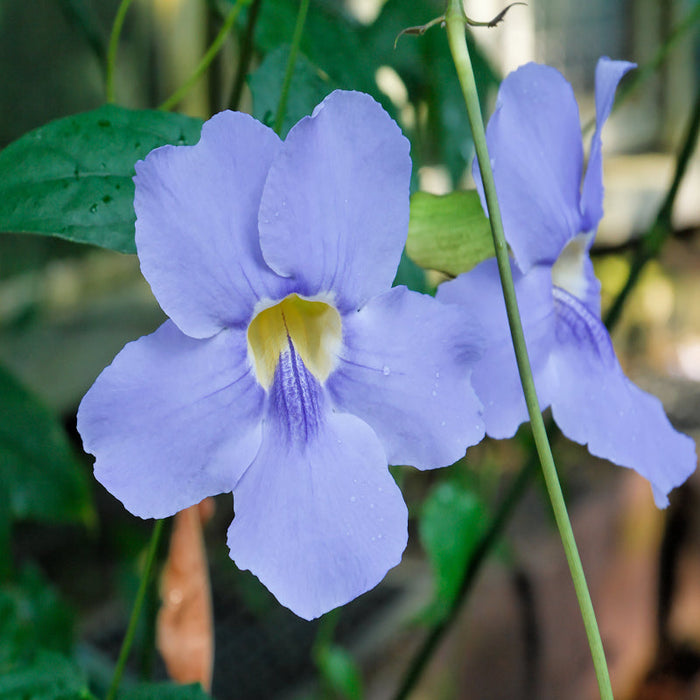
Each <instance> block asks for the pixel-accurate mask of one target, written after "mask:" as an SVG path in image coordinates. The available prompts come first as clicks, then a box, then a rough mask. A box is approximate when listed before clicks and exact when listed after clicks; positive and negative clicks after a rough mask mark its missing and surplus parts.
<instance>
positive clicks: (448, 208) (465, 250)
mask: <svg viewBox="0 0 700 700" xmlns="http://www.w3.org/2000/svg"><path fill="white" fill-rule="evenodd" d="M406 253H408V256H409V257H410V258H411V259H412V260H413V261H414V262H416V263H418V265H420V266H421V267H424V268H429V269H432V270H440V271H441V272H445V273H447V274H448V275H453V276H456V275H459V274H460V273H462V272H467V271H468V270H471V269H472V268H473V267H474V266H476V265H478V264H479V263H480V262H483V261H484V260H486V259H488V258H491V257H493V256H494V255H495V254H496V252H495V250H494V247H493V239H492V238H491V227H490V224H489V220H488V219H487V218H486V215H485V214H484V212H483V210H482V208H481V203H480V202H479V195H478V194H477V192H476V191H475V190H469V191H467V192H452V193H451V194H446V195H434V194H428V193H427V192H416V193H415V194H413V195H412V197H411V218H410V220H409V223H408V240H407V241H406Z"/></svg>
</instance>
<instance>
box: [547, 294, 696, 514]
mask: <svg viewBox="0 0 700 700" xmlns="http://www.w3.org/2000/svg"><path fill="white" fill-rule="evenodd" d="M555 304H556V314H557V331H556V344H555V346H554V348H553V350H552V353H551V356H550V362H549V367H548V369H547V374H546V376H547V379H546V382H547V383H548V384H549V385H550V391H551V392H552V397H553V399H552V412H553V415H554V420H555V421H556V422H557V425H558V426H559V427H560V428H561V431H562V432H563V433H564V435H566V436H567V437H568V438H570V439H571V440H575V441H576V442H579V443H581V444H587V445H588V449H589V451H590V452H591V454H594V455H596V456H598V457H603V458H605V459H609V460H610V461H611V462H615V463H616V464H619V465H621V466H623V467H630V468H632V469H634V470H635V471H636V472H638V473H639V474H641V475H642V476H644V477H645V478H646V479H648V480H649V482H650V483H651V486H652V489H653V491H654V499H655V500H656V504H657V505H658V506H659V507H662V508H663V507H665V506H666V505H668V493H669V491H670V490H671V489H672V488H674V487H675V486H678V485H679V484H681V483H682V482H683V481H685V479H686V478H687V477H688V476H689V475H690V474H691V473H692V472H693V470H694V469H695V466H696V462H697V458H696V455H695V446H694V443H693V441H692V440H691V439H690V438H689V437H687V436H686V435H682V434H681V433H679V432H677V431H676V430H675V429H674V428H673V426H672V425H671V424H670V422H669V420H668V418H667V417H666V414H665V413H664V409H663V406H662V405H661V402H660V401H659V400H658V399H657V398H656V397H655V396H651V395H650V394H647V393H645V392H643V391H642V390H641V389H639V388H638V387H636V386H635V385H634V384H633V383H632V382H631V381H630V380H629V379H627V377H625V375H624V374H623V372H622V369H621V368H620V365H619V363H618V361H617V358H616V357H615V351H614V350H613V347H612V343H611V341H610V336H609V335H608V332H607V330H606V329H605V326H604V325H603V324H602V322H601V321H600V319H599V318H597V317H596V316H594V315H593V314H592V313H591V312H590V311H589V310H588V309H587V308H586V306H585V305H584V304H582V303H581V302H580V301H578V300H577V299H575V298H574V297H572V296H571V295H570V294H567V293H566V292H564V291H562V290H559V289H557V290H555Z"/></svg>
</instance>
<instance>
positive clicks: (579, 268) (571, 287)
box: [552, 233, 594, 299]
mask: <svg viewBox="0 0 700 700" xmlns="http://www.w3.org/2000/svg"><path fill="white" fill-rule="evenodd" d="M593 235H594V233H579V234H578V235H577V236H575V237H574V238H572V239H571V240H570V241H569V242H568V243H567V244H566V246H565V247H564V250H562V252H561V253H560V255H559V257H558V258H557V261H556V262H555V263H554V265H553V266H552V282H553V284H554V286H555V287H559V288H560V289H563V290H565V291H567V292H569V294H572V295H573V296H575V297H576V298H577V299H585V298H586V291H587V286H588V282H587V280H586V276H585V274H584V267H583V266H584V263H585V260H586V257H587V256H588V246H589V242H590V238H591V236H593Z"/></svg>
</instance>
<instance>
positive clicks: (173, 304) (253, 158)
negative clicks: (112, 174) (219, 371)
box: [134, 112, 289, 338]
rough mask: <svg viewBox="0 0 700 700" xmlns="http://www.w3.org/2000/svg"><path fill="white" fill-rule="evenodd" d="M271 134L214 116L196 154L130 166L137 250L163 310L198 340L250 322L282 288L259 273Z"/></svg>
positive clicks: (189, 151)
mask: <svg viewBox="0 0 700 700" xmlns="http://www.w3.org/2000/svg"><path fill="white" fill-rule="evenodd" d="M280 145H281V143H280V140H279V139H278V138H277V136H276V135H275V133H274V132H273V131H272V130H271V129H268V128H267V127H265V126H263V125H262V124H260V123H259V122H257V121H255V120H254V119H253V118H252V117H250V116H248V115H247V114H241V113H238V112H221V113H220V114H217V115H216V116H214V117H212V119H210V120H209V121H208V122H206V123H205V124H204V127H203V128H202V136H201V139H200V141H199V143H198V144H197V145H196V146H190V147H185V146H177V147H176V146H164V147H162V148H158V149H156V150H155V151H152V152H151V153H149V155H148V156H147V157H146V159H145V160H144V161H140V162H138V163H137V164H136V177H135V179H134V181H135V183H136V196H135V200H134V208H135V209H136V216H137V219H136V246H137V248H138V254H139V259H140V261H141V270H142V272H143V274H144V276H145V277H146V279H147V280H148V282H149V283H150V285H151V288H152V289H153V293H154V294H155V296H156V298H157V299H158V302H159V304H160V305H161V308H162V309H163V311H165V313H166V314H168V316H170V318H171V319H172V320H173V321H174V322H175V323H176V324H177V325H178V327H179V328H180V330H181V331H182V332H183V333H186V334H187V335H190V336H192V337H196V338H205V337H210V336H212V335H214V334H215V333H216V332H217V331H218V330H220V329H221V328H223V327H225V326H232V325H242V324H244V323H247V322H248V321H249V320H250V316H251V313H252V309H253V307H254V305H255V303H256V302H257V301H258V300H260V299H265V298H271V299H276V298H279V297H280V296H284V295H285V294H286V290H287V288H288V286H289V285H288V282H287V281H286V280H283V279H281V278H280V277H278V276H277V275H276V274H275V273H274V272H272V270H270V269H269V268H268V267H267V265H266V264H265V262H264V260H263V258H262V253H261V252H260V243H259V238H258V223H257V214H258V207H259V204H260V197H261V195H262V190H263V184H264V182H265V178H266V177H267V172H268V169H269V167H270V163H271V162H272V160H273V158H274V157H275V155H276V154H277V152H278V150H279V148H280Z"/></svg>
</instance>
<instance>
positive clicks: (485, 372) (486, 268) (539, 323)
mask: <svg viewBox="0 0 700 700" xmlns="http://www.w3.org/2000/svg"><path fill="white" fill-rule="evenodd" d="M511 269H512V272H513V280H514V282H515V292H516V296H517V299H518V307H519V309H520V315H521V319H522V323H523V330H524V332H525V342H526V345H527V349H528V355H529V358H530V364H531V365H532V370H533V375H534V377H535V386H536V387H537V391H538V398H539V400H540V405H541V407H542V408H543V409H544V408H546V406H547V405H548V403H549V393H548V392H544V391H543V387H542V386H541V382H539V381H538V377H539V375H540V374H541V373H542V371H543V370H544V369H545V367H546V363H547V359H548V356H549V351H550V348H551V346H552V343H553V340H554V314H553V311H554V309H553V304H552V281H551V271H550V269H549V268H548V267H547V266H537V267H534V268H532V269H531V270H530V272H529V273H528V274H527V275H523V274H522V273H521V272H520V271H519V270H517V268H516V267H515V266H514V265H512V266H511ZM437 299H438V300H439V301H441V302H443V303H450V304H460V305H461V306H462V307H463V308H464V309H465V310H466V312H467V313H468V314H469V315H470V316H471V318H472V320H473V323H474V324H475V325H478V326H479V327H480V328H481V332H482V336H483V344H484V352H483V355H482V357H481V359H480V360H479V361H478V362H477V363H476V365H475V367H474V370H473V372H472V385H473V386H474V390H475V391H476V394H477V396H478V397H479V398H480V399H481V402H482V403H483V405H484V408H483V416H484V422H485V423H486V432H487V433H488V435H490V436H491V437H493V438H509V437H512V436H513V435H514V434H515V432H516V430H517V429H518V426H520V424H521V423H523V422H525V421H527V420H528V412H527V406H526V404H525V397H524V395H523V389H522V384H521V383H520V375H519V374H518V367H517V364H516V361H515V351H514V350H513V343H512V341H511V338H510V331H509V329H508V317H507V316H506V307H505V302H504V300H503V292H502V291H501V282H500V278H499V275H498V265H497V264H496V260H495V259H493V258H492V259H490V260H486V261H484V262H483V263H481V264H480V265H477V266H476V267H475V268H474V269H473V270H471V271H470V272H467V273H465V274H462V275H460V276H459V277H457V278H456V279H454V280H451V281H449V282H445V283H443V284H441V285H440V286H439V287H438V291H437Z"/></svg>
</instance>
